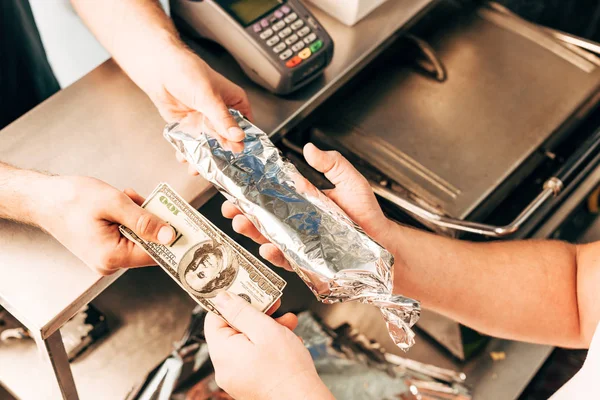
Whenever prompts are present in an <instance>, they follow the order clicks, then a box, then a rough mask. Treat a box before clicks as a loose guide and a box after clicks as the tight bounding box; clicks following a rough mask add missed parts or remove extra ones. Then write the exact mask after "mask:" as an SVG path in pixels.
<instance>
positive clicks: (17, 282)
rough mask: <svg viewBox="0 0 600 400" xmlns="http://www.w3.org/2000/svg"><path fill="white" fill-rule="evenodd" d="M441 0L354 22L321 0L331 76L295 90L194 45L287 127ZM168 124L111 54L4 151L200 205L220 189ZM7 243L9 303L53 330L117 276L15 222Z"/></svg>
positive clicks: (31, 164) (31, 162)
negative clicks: (167, 191)
mask: <svg viewBox="0 0 600 400" xmlns="http://www.w3.org/2000/svg"><path fill="white" fill-rule="evenodd" d="M433 2H434V0H397V1H395V2H388V3H387V4H385V5H384V6H382V7H380V8H378V9H377V10H376V11H375V12H373V14H371V15H369V16H368V17H367V18H366V19H365V20H363V21H361V23H359V24H357V25H356V26H355V27H352V28H351V27H346V26H344V25H342V24H341V23H340V22H338V21H336V20H335V19H333V18H332V17H329V16H328V15H327V14H325V13H323V12H322V11H320V10H317V9H315V8H314V7H313V9H312V11H314V13H315V16H316V17H317V18H318V19H319V20H320V21H321V22H322V24H323V25H324V26H325V28H326V29H327V31H328V32H329V33H330V34H331V36H332V37H333V39H334V40H335V41H336V54H335V56H334V59H333V62H332V64H331V65H330V66H329V67H328V68H327V70H326V72H325V74H324V76H323V77H322V78H320V79H319V80H317V81H315V82H313V83H312V84H310V85H308V86H307V87H306V88H304V89H302V90H301V91H300V92H298V93H296V94H294V95H293V96H289V97H286V98H281V97H278V96H275V95H273V94H270V93H268V92H266V91H265V90H263V89H262V88H260V87H258V86H257V85H255V84H253V83H252V82H251V81H250V80H249V79H248V78H246V77H245V76H244V75H243V73H242V72H241V69H240V68H239V67H238V66H237V64H235V61H234V60H233V58H232V57H231V56H229V55H228V54H226V53H225V52H224V51H221V50H219V49H215V47H214V46H204V45H205V43H204V44H194V45H193V47H194V49H195V50H196V51H198V53H199V54H200V55H201V56H202V57H203V58H205V59H206V60H207V62H209V63H210V64H211V65H212V66H213V67H214V68H215V69H216V70H218V71H220V72H223V73H224V75H226V76H228V77H230V78H231V79H232V80H234V81H236V82H237V83H238V84H240V85H241V86H242V87H244V88H245V89H246V90H247V91H248V93H249V96H250V99H251V102H252V104H253V109H254V114H255V116H256V121H257V123H258V125H259V126H261V127H262V128H263V129H264V130H265V131H266V132H268V133H270V134H276V133H284V132H286V131H287V130H289V129H291V127H292V126H293V125H294V124H295V123H297V122H299V121H300V120H301V118H302V117H304V116H305V115H307V114H308V113H309V112H310V111H312V110H314V108H316V107H317V106H318V105H319V104H320V103H321V102H322V101H324V100H325V99H326V98H327V97H328V96H330V95H331V94H332V93H333V92H334V91H335V89H337V88H338V87H339V86H341V85H343V84H344V83H345V82H347V81H348V80H349V79H350V78H351V77H352V76H353V75H354V74H355V73H357V72H358V70H359V69H360V68H361V67H363V66H364V65H365V64H366V63H367V62H368V61H370V60H371V59H372V58H373V57H375V55H376V54H378V52H379V51H381V50H382V48H383V47H384V44H387V43H389V42H391V41H392V38H393V37H394V35H395V34H396V33H397V32H398V30H399V29H400V28H402V27H403V26H404V25H405V24H406V23H407V22H408V21H410V20H411V19H413V18H414V17H415V16H416V15H417V14H418V13H420V12H421V11H423V10H424V9H425V8H426V7H427V6H429V5H431V4H432V3H433ZM163 126H164V122H163V121H162V119H161V118H160V116H159V115H158V113H157V112H156V110H155V109H154V107H153V105H152V104H151V102H150V101H149V100H148V99H147V98H146V96H145V95H144V94H143V93H142V92H141V91H140V90H139V89H138V88H137V87H136V86H135V85H134V84H133V83H132V82H131V81H130V80H129V79H128V78H127V77H126V76H125V75H124V74H123V73H122V71H121V70H120V69H119V68H118V67H117V65H116V64H115V63H114V62H113V61H107V62H106V63H104V64H103V65H101V66H100V67H98V68H97V69H96V70H94V71H93V72H91V73H90V74H88V75H87V76H85V77H84V78H83V79H82V80H80V81H78V82H76V83H75V84H74V85H72V86H70V87H69V88H67V89H66V90H64V91H62V92H60V93H58V94H57V95H55V96H53V97H52V98H50V99H49V100H48V101H46V102H44V103H43V104H41V105H40V106H38V107H36V108H35V109H34V110H32V111H31V112H29V113H27V114H26V115H25V116H23V117H21V118H20V119H19V120H17V121H16V122H14V123H13V124H11V125H9V126H8V127H6V128H5V129H4V130H2V131H1V132H0V160H2V161H4V162H9V163H12V164H15V165H17V166H19V167H23V168H34V169H39V170H44V171H49V172H52V173H57V174H78V175H90V176H94V177H97V178H99V179H102V180H104V181H106V182H108V183H110V184H112V185H114V186H116V187H117V188H119V189H124V188H126V187H133V188H134V189H136V190H137V191H139V192H140V193H142V194H147V193H149V192H150V190H152V188H153V187H154V186H155V185H156V183H157V182H161V181H166V182H169V184H171V186H173V187H174V188H175V190H177V191H178V192H179V193H180V194H181V195H182V196H183V197H185V198H186V199H187V200H188V201H192V202H193V204H194V205H196V206H198V205H200V204H201V202H202V201H206V199H208V198H210V196H211V195H213V194H214V193H215V192H214V190H213V189H212V188H211V186H210V185H209V184H208V183H207V182H206V181H204V180H202V179H199V178H190V177H188V176H187V174H186V172H185V168H184V167H182V166H180V165H178V164H177V163H176V161H175V159H174V157H173V151H172V149H171V147H170V146H168V145H167V144H166V143H165V142H164V139H163V138H162V128H163ZM0 248H2V249H3V251H2V252H0V277H2V279H0V304H2V305H6V307H7V309H9V310H10V311H11V313H13V315H15V316H16V317H17V318H18V319H20V320H22V321H23V322H24V323H26V324H27V326H28V327H29V328H30V329H32V330H34V331H36V330H38V331H41V332H42V335H43V336H44V337H47V336H49V335H51V334H52V333H53V332H54V331H55V330H56V329H58V328H59V327H60V326H61V325H62V324H63V323H64V322H66V321H67V320H68V319H69V318H70V317H72V316H73V315H74V314H75V313H76V312H77V310H78V309H79V308H80V307H81V306H83V305H84V304H85V303H87V302H89V301H90V300H91V299H93V298H94V297H95V296H96V295H98V293H100V292H101V291H102V290H103V289H104V288H105V287H106V286H108V285H109V284H110V283H111V282H112V281H114V279H115V278H116V277H115V276H113V277H109V278H103V277H101V276H99V275H97V274H95V273H93V272H91V271H90V270H88V269H87V268H86V267H85V266H84V265H83V263H81V262H80V261H79V260H77V259H76V258H75V257H74V256H72V255H70V254H69V253H68V251H67V250H65V249H64V248H62V246H61V245H60V244H59V243H57V242H56V241H55V240H54V239H52V238H51V237H50V236H48V235H45V234H43V233H41V232H39V231H37V230H35V229H31V228H28V227H21V226H19V225H17V224H15V223H12V222H8V221H0ZM5 249H6V250H5Z"/></svg>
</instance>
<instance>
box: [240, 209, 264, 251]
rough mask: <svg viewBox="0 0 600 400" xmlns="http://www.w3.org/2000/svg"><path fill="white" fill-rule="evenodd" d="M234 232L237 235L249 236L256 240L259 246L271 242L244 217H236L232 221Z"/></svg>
mask: <svg viewBox="0 0 600 400" xmlns="http://www.w3.org/2000/svg"><path fill="white" fill-rule="evenodd" d="M231 226H232V227H233V230H234V231H236V232H237V233H239V234H241V235H244V236H247V237H249V238H250V239H252V240H254V241H255V242H256V243H258V244H264V243H268V242H269V241H268V240H267V239H265V237H264V236H263V235H262V234H261V233H260V232H259V231H258V229H256V227H255V226H254V225H253V224H252V222H250V220H249V219H248V218H246V217H245V216H244V215H241V214H240V215H236V216H235V217H233V221H231Z"/></svg>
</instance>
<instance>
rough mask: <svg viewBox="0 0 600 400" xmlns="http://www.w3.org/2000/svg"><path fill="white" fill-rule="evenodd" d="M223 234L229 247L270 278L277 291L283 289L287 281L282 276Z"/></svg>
mask: <svg viewBox="0 0 600 400" xmlns="http://www.w3.org/2000/svg"><path fill="white" fill-rule="evenodd" d="M206 221H207V222H208V223H209V224H210V225H211V226H212V227H214V229H216V230H220V229H219V228H217V227H216V226H215V225H214V224H213V223H212V222H211V221H209V220H206ZM223 235H224V236H223V239H224V240H225V242H226V243H227V244H229V245H230V246H231V247H233V248H234V249H235V250H237V252H238V253H240V255H241V256H242V257H244V258H246V259H247V260H248V261H250V262H251V263H252V265H254V266H255V267H256V269H257V270H259V271H260V272H262V274H263V275H264V276H265V277H266V278H267V279H268V280H270V281H271V282H272V283H273V284H274V285H275V286H276V287H277V289H279V291H281V292H282V291H283V289H284V288H285V286H286V285H287V282H286V281H285V280H284V279H283V278H282V277H280V276H279V275H277V274H276V273H275V272H273V270H271V268H269V267H267V266H266V265H265V264H264V263H263V262H262V261H260V260H259V259H258V258H256V257H255V256H254V254H252V253H250V252H249V251H248V250H246V249H245V248H243V247H242V246H240V244H239V243H238V242H236V241H235V240H233V239H232V238H230V237H229V236H228V235H226V234H225V233H223Z"/></svg>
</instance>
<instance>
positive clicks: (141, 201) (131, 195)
mask: <svg viewBox="0 0 600 400" xmlns="http://www.w3.org/2000/svg"><path fill="white" fill-rule="evenodd" d="M123 192H124V193H125V194H126V195H127V196H128V197H129V198H130V199H131V200H133V202H134V203H135V204H137V205H138V206H140V207H141V206H142V204H144V201H146V199H145V198H144V197H142V196H141V195H140V194H138V192H136V191H135V190H133V189H131V188H127V189H125V190H124V191H123Z"/></svg>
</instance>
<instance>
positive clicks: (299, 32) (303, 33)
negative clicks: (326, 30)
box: [296, 26, 310, 37]
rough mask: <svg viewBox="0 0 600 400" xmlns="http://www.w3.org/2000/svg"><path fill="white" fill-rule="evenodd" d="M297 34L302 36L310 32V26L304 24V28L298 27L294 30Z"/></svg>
mask: <svg viewBox="0 0 600 400" xmlns="http://www.w3.org/2000/svg"><path fill="white" fill-rule="evenodd" d="M296 33H297V34H298V36H300V37H302V36H306V35H308V34H309V33H310V28H309V27H308V26H305V27H304V28H302V29H300V30H299V31H298V32H296Z"/></svg>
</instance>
